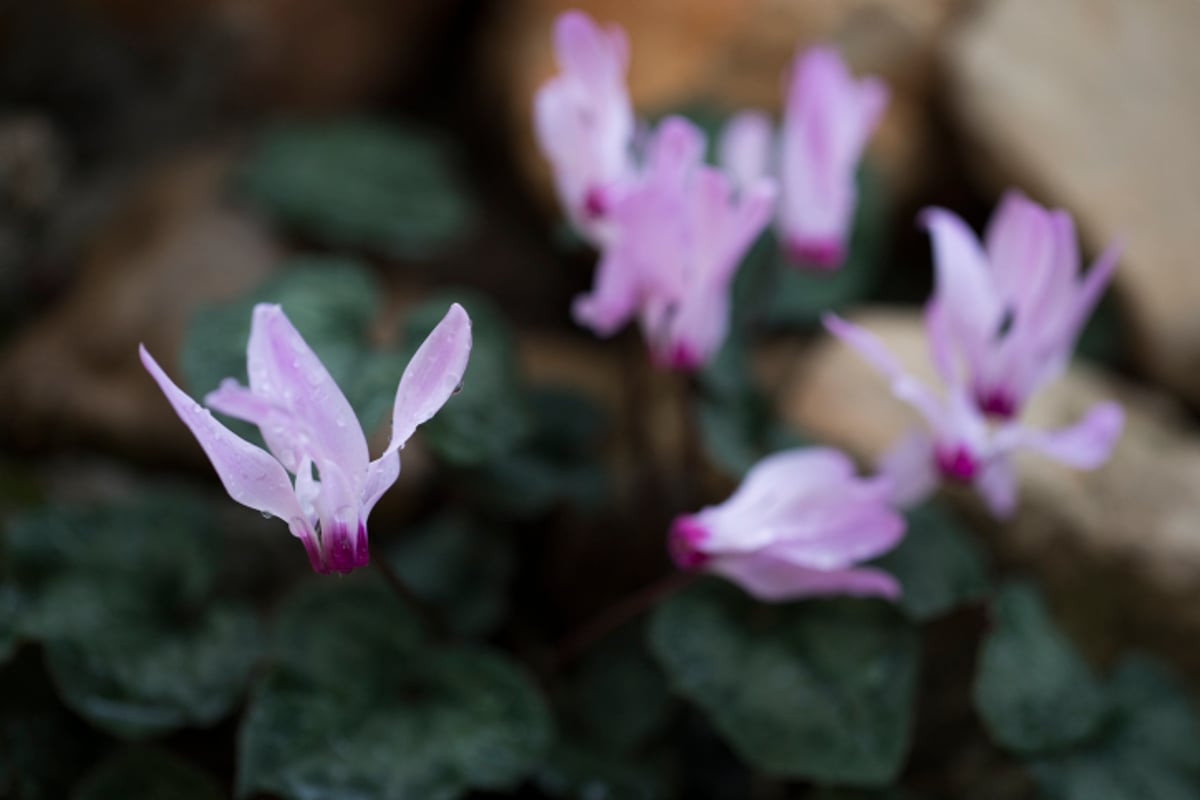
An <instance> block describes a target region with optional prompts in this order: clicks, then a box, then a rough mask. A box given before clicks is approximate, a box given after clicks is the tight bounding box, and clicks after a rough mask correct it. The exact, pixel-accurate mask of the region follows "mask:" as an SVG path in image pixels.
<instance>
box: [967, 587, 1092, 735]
mask: <svg viewBox="0 0 1200 800" xmlns="http://www.w3.org/2000/svg"><path fill="white" fill-rule="evenodd" d="M993 614H994V617H995V628H994V630H992V632H991V633H990V634H988V637H987V639H986V640H985V641H984V644H983V651H982V654H981V656H980V660H979V671H978V673H977V675H976V679H975V706H976V708H977V709H979V713H980V715H981V716H982V717H983V721H984V723H985V725H986V726H987V728H988V730H989V732H990V733H991V735H992V738H993V739H995V740H996V742H997V743H998V744H1000V745H1003V746H1004V747H1006V748H1008V749H1009V750H1012V751H1014V752H1017V753H1030V754H1032V753H1039V752H1045V751H1048V750H1054V749H1058V748H1062V747H1068V746H1071V745H1075V744H1079V743H1080V742H1083V741H1085V740H1087V739H1089V738H1090V737H1092V736H1095V735H1096V734H1097V733H1098V732H1099V730H1100V726H1101V725H1102V724H1103V722H1104V721H1105V719H1106V716H1107V714H1108V710H1109V709H1108V702H1107V700H1106V698H1105V695H1104V692H1103V690H1102V688H1101V686H1100V683H1099V681H1098V680H1097V678H1096V676H1095V673H1094V672H1093V671H1092V669H1091V667H1089V666H1088V664H1087V662H1086V661H1084V659H1083V657H1082V656H1081V655H1080V654H1079V652H1078V651H1077V650H1076V649H1075V647H1074V645H1072V644H1071V642H1070V640H1069V639H1067V637H1066V636H1065V635H1063V633H1062V632H1061V631H1060V630H1059V629H1058V627H1057V626H1056V625H1055V624H1054V622H1053V620H1052V619H1051V618H1050V616H1049V614H1048V613H1047V611H1046V608H1045V606H1044V605H1043V603H1042V599H1041V596H1040V595H1039V594H1038V592H1037V591H1036V590H1035V589H1034V588H1033V587H1032V586H1030V585H1028V584H1023V583H1010V584H1008V585H1006V586H1004V587H1003V588H1002V589H1001V590H1000V591H999V592H998V593H997V595H996V598H995V600H994V602H993Z"/></svg>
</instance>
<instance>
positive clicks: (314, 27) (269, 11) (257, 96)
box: [215, 0, 456, 112]
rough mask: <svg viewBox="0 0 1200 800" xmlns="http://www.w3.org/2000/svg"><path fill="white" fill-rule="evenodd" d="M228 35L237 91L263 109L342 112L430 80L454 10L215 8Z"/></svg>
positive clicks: (422, 5)
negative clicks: (431, 63) (428, 67)
mask: <svg viewBox="0 0 1200 800" xmlns="http://www.w3.org/2000/svg"><path fill="white" fill-rule="evenodd" d="M215 5H216V6H217V13H218V16H219V20H220V24H221V25H222V26H223V27H224V28H225V29H226V30H227V31H228V32H229V33H231V34H232V35H233V38H234V41H235V45H234V47H235V49H236V51H237V54H238V58H239V63H240V67H239V72H240V73H241V76H240V77H241V79H242V80H243V81H244V82H245V84H244V85H243V86H242V87H241V89H243V90H245V91H246V92H247V93H248V94H251V95H252V96H253V99H254V100H256V101H258V102H260V103H265V104H266V105H267V106H269V107H276V108H285V109H290V110H296V111H304V112H328V111H335V110H347V109H351V108H354V107H356V106H358V105H361V104H362V103H364V102H371V101H373V100H378V99H379V98H380V97H381V96H382V95H383V94H384V93H386V92H387V91H389V90H392V89H394V88H395V87H396V86H397V85H400V84H402V83H403V82H404V81H405V80H412V79H417V80H433V79H435V78H436V76H431V75H429V74H427V73H426V71H424V69H423V68H424V66H425V62H426V60H427V59H428V58H429V57H430V56H431V55H432V54H433V53H434V52H435V50H436V48H438V47H440V46H443V44H444V43H443V42H442V37H441V36H440V35H439V33H440V32H441V30H442V28H443V27H444V23H445V22H446V20H447V19H449V18H450V17H451V16H452V13H453V11H454V9H455V5H456V4H455V3H454V2H451V1H450V0H444V1H443V0H440V1H439V2H395V0H355V1H354V2H338V1H335V2H330V0H218V2H216V3H215Z"/></svg>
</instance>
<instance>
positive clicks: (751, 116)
mask: <svg viewBox="0 0 1200 800" xmlns="http://www.w3.org/2000/svg"><path fill="white" fill-rule="evenodd" d="M773 137H774V130H773V128H772V125H771V120H770V119H769V118H768V117H767V115H766V114H764V113H763V112H761V111H742V112H740V113H738V114H735V115H734V116H733V118H732V119H730V120H729V122H727V123H726V124H725V127H724V128H723V129H722V130H721V135H720V138H719V139H718V141H717V163H718V164H720V165H721V167H722V168H723V169H725V170H726V171H727V172H728V173H729V175H730V176H731V177H732V178H733V181H734V184H735V185H737V186H738V187H740V188H745V187H748V186H751V185H752V184H753V183H754V182H755V181H757V180H758V179H759V178H762V177H765V176H766V175H767V174H768V173H769V171H770V169H771V144H772V138H773Z"/></svg>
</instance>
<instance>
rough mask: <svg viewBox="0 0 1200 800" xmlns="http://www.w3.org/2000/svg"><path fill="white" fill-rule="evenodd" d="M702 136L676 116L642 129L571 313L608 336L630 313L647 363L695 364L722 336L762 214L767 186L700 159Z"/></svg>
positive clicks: (770, 194) (770, 196)
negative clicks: (593, 265)
mask: <svg viewBox="0 0 1200 800" xmlns="http://www.w3.org/2000/svg"><path fill="white" fill-rule="evenodd" d="M704 147H705V140H704V134H703V133H701V131H700V130H699V129H698V128H697V127H696V126H695V125H692V124H691V123H690V122H688V121H687V120H685V119H683V118H681V117H669V118H667V119H665V120H664V121H663V122H662V123H661V124H660V125H659V126H658V128H657V129H656V130H655V131H654V133H653V134H652V135H651V137H650V139H649V142H648V145H647V154H646V164H645V166H644V168H643V171H642V174H641V175H640V176H639V177H638V179H637V181H636V182H634V183H633V184H632V185H630V186H629V187H628V188H627V189H626V191H625V192H624V194H623V196H622V197H621V198H620V199H619V200H618V201H617V203H616V205H615V206H614V207H613V209H612V214H611V216H610V222H611V224H612V228H611V239H610V241H609V242H608V243H607V245H606V247H605V249H604V252H603V255H602V256H601V259H600V263H599V265H598V267H597V269H596V282H595V285H594V287H593V289H592V291H591V293H589V294H587V295H583V296H581V297H579V298H577V299H576V301H575V306H574V309H573V311H574V315H575V319H576V320H577V321H578V322H579V323H580V324H582V325H586V326H588V327H590V328H591V329H592V330H594V331H595V332H596V333H597V334H599V335H601V336H610V335H612V334H613V333H615V332H616V331H617V329H619V328H621V327H622V326H623V325H625V324H626V323H627V322H629V321H630V320H631V319H633V317H634V316H637V317H638V318H639V320H640V322H641V326H642V330H643V332H644V334H645V337H646V341H647V344H648V345H649V347H650V351H651V354H652V356H653V358H654V359H655V361H656V362H657V363H659V364H662V365H664V366H668V367H671V368H675V369H685V370H692V369H697V368H699V367H700V366H702V365H703V364H704V363H705V362H707V361H708V359H709V358H710V357H711V356H712V355H713V354H714V353H715V352H716V350H717V349H718V348H719V347H720V345H721V343H722V342H723V341H724V339H725V335H726V332H727V331H728V327H729V292H730V289H731V284H732V281H733V277H734V274H735V273H736V271H737V268H738V266H739V265H740V263H741V260H742V257H743V256H744V255H745V253H746V251H747V250H748V249H749V247H750V246H751V245H752V244H753V243H754V240H755V239H756V238H757V237H758V235H759V233H761V232H762V229H763V228H764V227H765V226H766V224H767V222H768V221H769V219H770V216H771V209H772V205H773V203H774V198H775V187H774V183H773V181H771V180H770V179H769V178H760V179H758V180H756V181H754V182H753V183H752V184H751V185H750V186H748V187H746V188H745V189H744V190H742V191H737V190H735V188H734V186H733V184H732V182H731V181H730V179H729V177H728V176H727V175H726V174H724V173H723V172H722V171H720V170H718V169H715V168H713V167H709V166H706V165H704V164H703V163H702V159H703V154H704Z"/></svg>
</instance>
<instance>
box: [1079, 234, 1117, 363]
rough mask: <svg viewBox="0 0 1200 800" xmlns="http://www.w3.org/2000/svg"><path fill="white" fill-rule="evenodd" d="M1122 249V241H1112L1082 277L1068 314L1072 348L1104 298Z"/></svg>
mask: <svg viewBox="0 0 1200 800" xmlns="http://www.w3.org/2000/svg"><path fill="white" fill-rule="evenodd" d="M1124 249H1125V241H1124V239H1117V240H1116V241H1114V242H1113V243H1112V244H1110V245H1109V246H1108V247H1106V248H1105V249H1104V252H1103V253H1101V254H1100V257H1099V258H1097V259H1096V262H1095V263H1094V264H1092V268H1091V269H1089V270H1088V272H1087V275H1085V276H1084V278H1083V281H1082V283H1081V284H1080V286H1079V291H1078V293H1077V294H1076V295H1075V302H1074V308H1072V309H1071V311H1070V312H1069V315H1070V318H1071V325H1070V326H1069V331H1070V336H1071V339H1072V341H1071V345H1072V346H1073V345H1074V341H1073V340H1074V339H1075V337H1076V336H1078V334H1079V331H1080V330H1081V329H1082V328H1083V326H1084V324H1085V323H1086V322H1087V319H1088V317H1090V316H1091V315H1092V311H1093V310H1095V308H1096V304H1097V303H1099V302H1100V298H1101V297H1103V296H1104V290H1105V289H1107V288H1108V284H1109V281H1111V280H1112V276H1113V272H1114V271H1115V270H1116V268H1117V261H1118V260H1119V259H1120V258H1121V252H1122V251H1123V250H1124Z"/></svg>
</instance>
